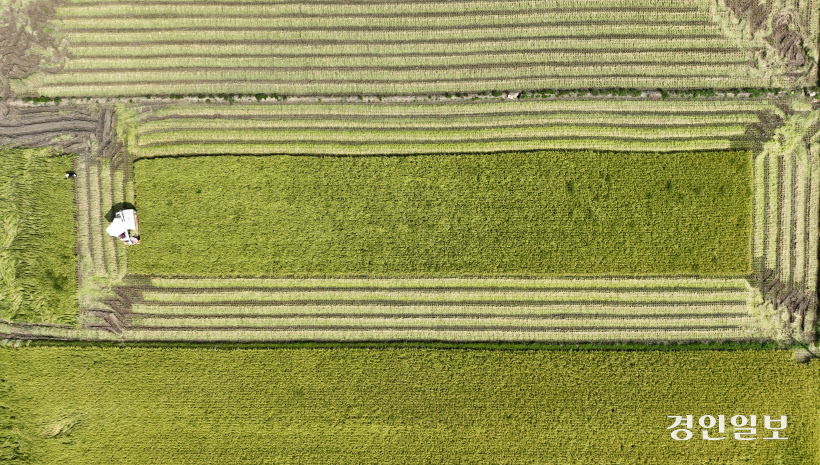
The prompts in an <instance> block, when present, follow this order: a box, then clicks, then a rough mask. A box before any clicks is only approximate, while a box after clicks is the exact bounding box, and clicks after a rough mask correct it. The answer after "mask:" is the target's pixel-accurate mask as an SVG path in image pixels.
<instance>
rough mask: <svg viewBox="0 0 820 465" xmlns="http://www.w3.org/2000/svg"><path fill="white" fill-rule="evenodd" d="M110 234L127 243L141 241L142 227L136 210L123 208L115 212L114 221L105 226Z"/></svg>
mask: <svg viewBox="0 0 820 465" xmlns="http://www.w3.org/2000/svg"><path fill="white" fill-rule="evenodd" d="M105 232H107V233H108V234H109V235H111V236H113V237H116V238H117V239H119V240H121V241H122V242H123V243H124V244H125V245H136V244H139V243H140V227H139V220H138V218H137V211H136V210H122V211H118V212H117V213H115V214H114V221H112V222H111V224H110V225H108V227H107V228H105Z"/></svg>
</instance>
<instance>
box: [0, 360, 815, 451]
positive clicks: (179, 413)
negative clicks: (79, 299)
mask: <svg viewBox="0 0 820 465" xmlns="http://www.w3.org/2000/svg"><path fill="white" fill-rule="evenodd" d="M761 367H765V374H761ZM0 372H2V373H3V379H4V380H5V382H6V384H7V385H8V387H9V390H8V391H7V392H8V394H7V397H6V403H5V405H7V406H8V408H9V412H10V413H11V414H12V415H15V416H17V418H18V421H17V427H18V428H19V434H20V436H21V437H25V438H27V441H25V442H22V443H21V447H22V450H20V451H19V453H20V454H25V456H26V457H27V458H28V462H27V463H36V464H56V463H60V464H64V465H70V464H82V465H95V464H111V463H116V464H120V465H128V464H140V465H142V464H146V463H168V464H171V463H173V464H178V465H186V464H197V465H200V464H224V463H231V464H237V465H239V464H260V463H287V464H297V463H304V464H325V463H327V464H339V463H379V464H393V463H401V464H405V463H437V464H447V463H475V464H486V463H506V464H525V463H538V464H564V463H572V464H598V463H601V460H602V457H606V462H607V463H624V464H627V463H628V464H632V463H657V464H677V463H687V464H689V463H749V464H769V463H787V464H811V463H817V460H818V458H820V457H818V449H817V437H818V433H820V431H818V426H820V425H818V418H820V415H818V413H820V412H818V398H817V396H816V395H815V393H816V392H817V390H818V388H820V386H818V380H820V364H818V363H817V361H813V362H811V363H809V364H806V365H800V364H796V363H794V361H793V360H792V357H791V353H790V352H788V351H726V352H723V351H706V352H689V351H672V352H664V351H603V352H601V351H484V350H419V349H296V350H292V349H281V350H200V349H178V348H177V349H116V348H109V349H99V348H94V349H82V348H70V347H38V348H35V347H30V348H22V349H6V350H2V351H0ZM0 414H2V412H0ZM669 415H693V416H694V418H695V424H694V425H693V429H692V431H693V433H694V437H693V438H692V439H690V440H688V441H676V440H674V439H672V437H671V433H670V432H671V430H669V429H667V428H668V427H669V426H671V425H672V424H673V421H672V420H671V419H669V418H667V417H668V416H669ZM703 415H712V416H714V417H717V416H718V415H725V416H726V418H725V420H726V421H725V422H726V431H725V433H724V434H719V433H718V431H717V429H718V428H717V427H713V428H712V429H711V430H710V431H709V434H710V436H711V437H721V436H723V437H725V439H723V440H720V441H706V440H703V439H702V438H701V429H702V428H700V427H699V426H698V424H697V421H698V418H700V417H701V416H703ZM734 415H744V416H746V417H749V416H750V415H756V416H757V431H756V434H755V435H754V436H755V437H756V439H755V440H753V441H740V440H736V439H735V438H734V432H735V431H734V430H733V428H732V426H731V425H730V421H729V420H730V418H731V417H732V416H734ZM763 415H771V416H775V417H779V416H781V415H786V416H787V419H788V423H787V426H786V429H785V430H784V431H782V432H781V435H780V436H781V437H787V438H788V439H787V440H780V441H778V440H764V439H763V438H764V437H771V436H772V432H771V431H769V430H767V429H765V425H764V423H763ZM55 433H56V434H55ZM681 436H682V435H681ZM747 437H748V436H747Z"/></svg>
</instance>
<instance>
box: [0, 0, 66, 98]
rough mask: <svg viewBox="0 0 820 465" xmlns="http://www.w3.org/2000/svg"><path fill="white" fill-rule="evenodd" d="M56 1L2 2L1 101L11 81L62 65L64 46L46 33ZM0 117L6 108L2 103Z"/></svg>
mask: <svg viewBox="0 0 820 465" xmlns="http://www.w3.org/2000/svg"><path fill="white" fill-rule="evenodd" d="M56 3H57V2H56V1H49V0H39V1H34V2H31V3H24V4H22V5H15V4H11V3H4V4H3V7H2V8H3V10H2V11H0V98H2V99H3V101H4V102H5V101H6V100H8V99H9V98H10V97H12V93H11V80H12V79H25V78H27V77H29V76H31V75H32V74H34V73H35V72H38V71H45V72H54V71H57V70H59V69H61V68H62V66H64V64H65V57H66V51H65V46H64V44H61V43H59V42H58V41H57V40H56V39H55V38H54V37H52V36H51V35H50V34H49V32H48V31H47V28H48V22H49V21H51V20H52V19H54V18H55V17H56V14H55V10H54V8H55V6H56ZM2 105H3V108H0V110H2V111H0V114H5V113H6V111H7V108H5V106H6V104H5V103H3V104H2Z"/></svg>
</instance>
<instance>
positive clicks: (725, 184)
mask: <svg viewBox="0 0 820 465" xmlns="http://www.w3.org/2000/svg"><path fill="white" fill-rule="evenodd" d="M750 163H751V162H750V155H749V153H748V152H697V153H694V152H678V153H670V154H659V153H635V152H621V153H608V152H603V153H601V152H570V151H563V152H557V151H552V152H529V153H499V154H481V155H430V156H405V157H350V158H345V157H289V156H268V157H235V156H219V157H196V158H182V159H155V160H140V161H137V162H136V164H135V176H136V183H137V184H136V186H137V187H136V189H137V208H138V209H139V211H140V229H141V233H142V235H143V242H142V244H141V245H139V246H137V247H132V248H130V249H129V257H128V258H129V271H130V272H131V273H135V274H147V275H164V276H177V275H194V276H321V275H332V276H351V275H369V276H386V277H397V276H452V275H579V274H704V275H736V276H739V275H744V274H745V273H748V272H749V271H750V251H749V244H750V234H751V232H750V229H751V219H750V214H751V213H750V209H751V207H750V189H751V185H750Z"/></svg>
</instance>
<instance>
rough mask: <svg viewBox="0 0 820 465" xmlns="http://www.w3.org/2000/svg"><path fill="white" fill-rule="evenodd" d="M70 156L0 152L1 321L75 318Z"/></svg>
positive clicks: (35, 151) (41, 151) (28, 151)
mask: <svg viewBox="0 0 820 465" xmlns="http://www.w3.org/2000/svg"><path fill="white" fill-rule="evenodd" d="M72 167H73V163H72V159H71V157H70V156H53V155H51V153H50V151H49V150H48V149H5V150H2V149H0V319H5V320H13V321H25V322H37V323H42V322H48V323H73V322H75V321H76V320H77V274H76V273H77V272H76V266H77V257H76V253H75V244H76V241H77V239H76V232H75V227H74V185H73V182H72V181H71V180H67V179H66V177H65V173H66V172H67V171H71V170H72Z"/></svg>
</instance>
